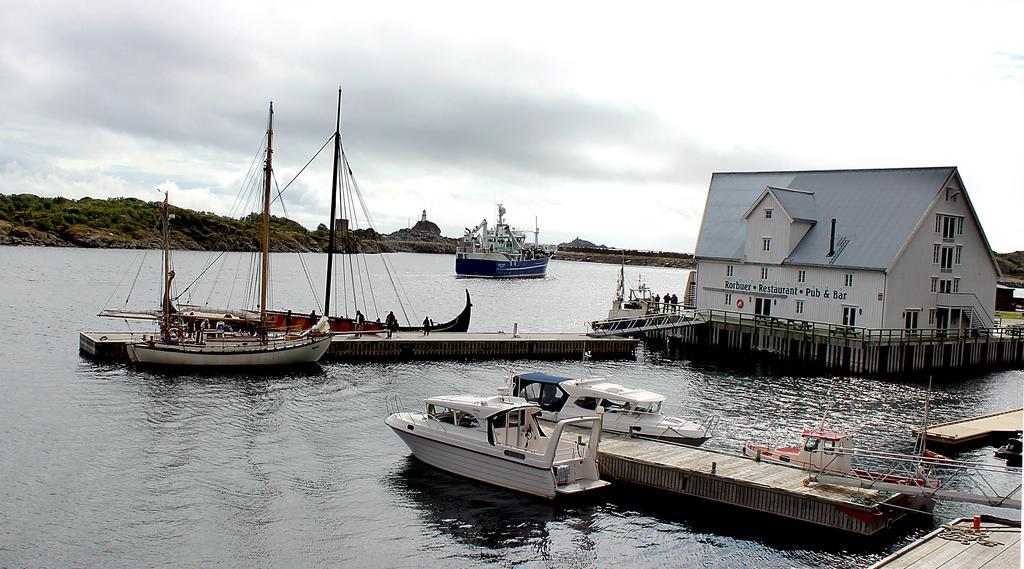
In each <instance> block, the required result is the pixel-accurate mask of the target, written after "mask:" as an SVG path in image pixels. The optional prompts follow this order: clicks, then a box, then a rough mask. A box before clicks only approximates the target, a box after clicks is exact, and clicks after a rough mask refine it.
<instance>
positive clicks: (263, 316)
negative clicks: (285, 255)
mask: <svg viewBox="0 0 1024 569" xmlns="http://www.w3.org/2000/svg"><path fill="white" fill-rule="evenodd" d="M273 147H274V103H273V101H271V103H270V119H269V121H268V123H267V162H266V165H265V166H264V167H263V233H262V238H261V240H262V242H263V243H262V245H263V251H262V253H263V255H262V257H263V266H262V269H261V271H260V324H261V325H262V324H265V323H266V321H267V277H268V275H269V273H270V183H271V178H272V177H273V174H274V167H273V156H274V150H273Z"/></svg>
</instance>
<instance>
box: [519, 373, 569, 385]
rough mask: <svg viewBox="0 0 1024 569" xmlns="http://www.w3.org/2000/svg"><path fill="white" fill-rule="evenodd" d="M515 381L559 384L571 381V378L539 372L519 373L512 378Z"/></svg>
mask: <svg viewBox="0 0 1024 569" xmlns="http://www.w3.org/2000/svg"><path fill="white" fill-rule="evenodd" d="M512 379H513V380H515V381H531V382H533V383H552V384H559V383H562V382H563V381H572V379H573V378H571V377H561V376H558V375H548V374H546V373H540V372H530V373H521V374H519V375H517V376H515V377H513V378H512Z"/></svg>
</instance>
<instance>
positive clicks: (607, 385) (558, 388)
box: [511, 373, 665, 414]
mask: <svg viewBox="0 0 1024 569" xmlns="http://www.w3.org/2000/svg"><path fill="white" fill-rule="evenodd" d="M511 395H514V396H516V397H522V398H524V399H526V400H527V401H530V402H532V403H536V404H538V405H539V406H540V408H541V409H542V410H544V411H547V412H549V413H559V412H561V411H563V410H565V409H566V408H568V407H577V408H580V409H585V410H587V411H596V410H597V407H598V406H601V407H604V410H605V411H606V412H608V413H638V414H639V413H652V414H656V413H660V412H661V405H662V403H663V402H664V400H665V398H664V397H663V396H661V395H659V394H657V393H652V392H650V391H645V390H643V389H631V388H628V387H624V386H622V385H619V384H617V383H611V382H609V381H607V380H606V379H603V378H593V379H573V378H569V377H559V376H555V375H548V374H546V373H522V374H519V375H516V376H514V377H513V378H512V390H511Z"/></svg>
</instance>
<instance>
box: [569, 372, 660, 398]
mask: <svg viewBox="0 0 1024 569" xmlns="http://www.w3.org/2000/svg"><path fill="white" fill-rule="evenodd" d="M572 385H573V386H574V387H576V388H577V390H578V391H582V392H590V393H598V394H601V395H602V396H604V397H609V398H618V399H625V400H627V401H633V402H635V403H658V402H661V401H664V400H665V396H664V395H661V394H659V393H654V392H653V391H647V390H645V389H633V388H630V387H626V386H624V385H619V384H618V383H612V382H610V381H608V380H606V379H602V378H594V379H578V380H576V381H575V382H574V383H573V384H572Z"/></svg>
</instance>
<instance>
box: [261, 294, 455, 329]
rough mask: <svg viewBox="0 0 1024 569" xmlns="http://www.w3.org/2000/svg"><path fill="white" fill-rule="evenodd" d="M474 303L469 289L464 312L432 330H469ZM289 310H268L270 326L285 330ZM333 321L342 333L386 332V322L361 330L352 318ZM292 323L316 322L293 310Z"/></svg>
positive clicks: (294, 325) (295, 326)
mask: <svg viewBox="0 0 1024 569" xmlns="http://www.w3.org/2000/svg"><path fill="white" fill-rule="evenodd" d="M472 309H473V303H472V302H471V301H470V298H469V291H468V290H467V291H466V306H465V308H463V309H462V312H460V313H459V315H458V316H456V317H455V318H452V319H451V320H449V321H447V322H438V323H437V324H434V325H433V326H432V327H431V328H430V331H431V332H467V331H469V320H470V317H471V316H472V313H473V310H472ZM287 317H288V312H287V311H280V310H271V311H268V312H267V318H268V319H270V323H269V327H270V329H272V330H284V329H285V328H286V323H287ZM328 321H329V322H330V323H331V331H332V332H335V333H340V334H351V333H354V332H361V333H363V334H379V333H381V332H384V331H385V329H384V323H382V322H375V321H367V322H363V327H362V329H360V330H356V321H355V320H353V319H352V318H344V317H341V316H331V317H329V318H328ZM291 322H292V324H291V326H290V327H287V328H288V329H289V330H292V331H296V332H300V331H302V330H307V329H309V328H310V327H311V326H312V325H313V324H316V322H312V321H311V320H310V318H309V314H308V313H307V314H298V313H296V312H294V311H293V312H292V320H291ZM398 330H399V331H400V332H421V331H423V326H399V327H398Z"/></svg>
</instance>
